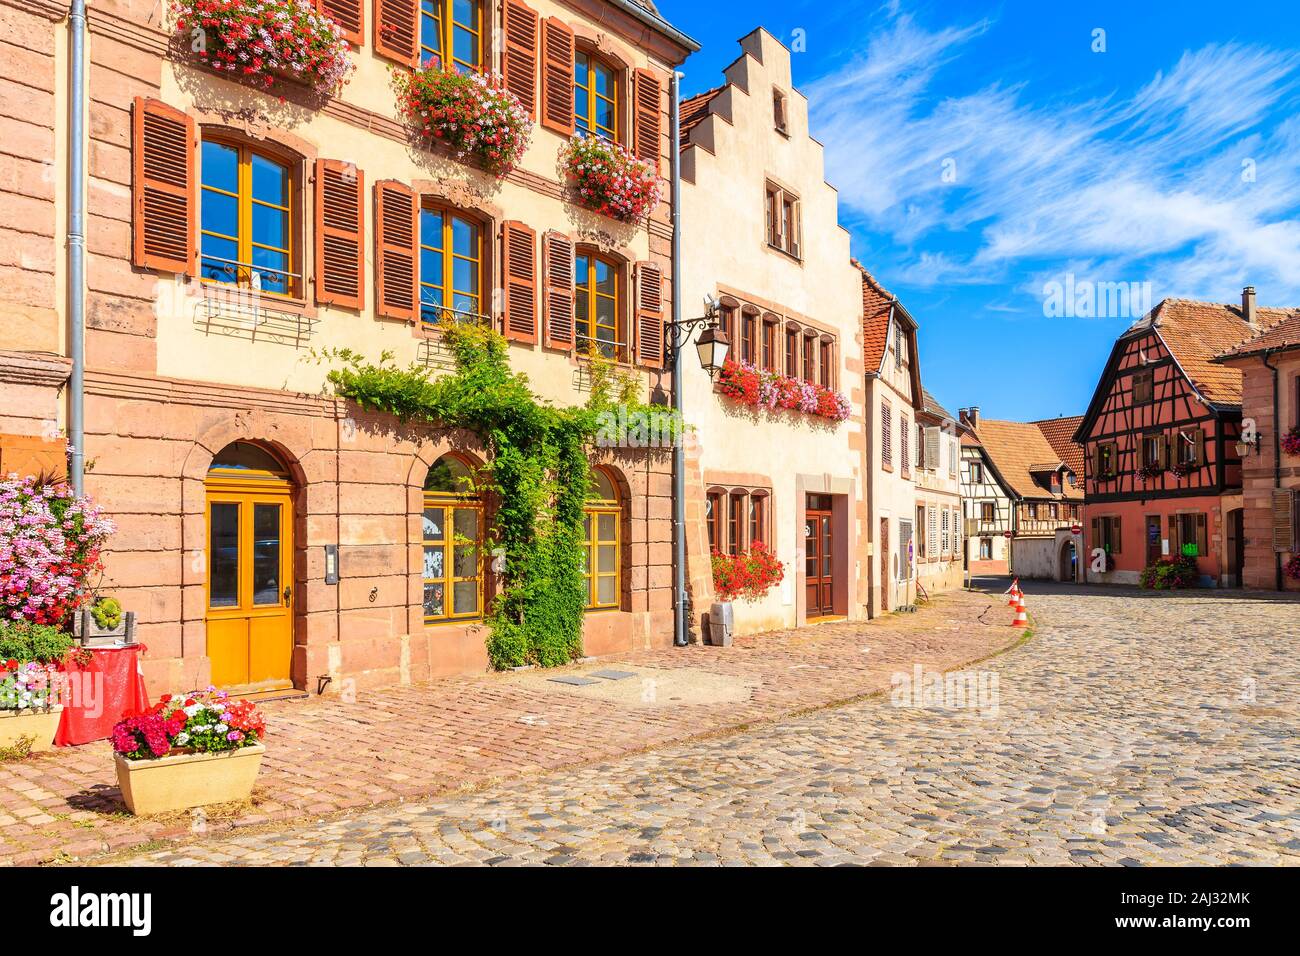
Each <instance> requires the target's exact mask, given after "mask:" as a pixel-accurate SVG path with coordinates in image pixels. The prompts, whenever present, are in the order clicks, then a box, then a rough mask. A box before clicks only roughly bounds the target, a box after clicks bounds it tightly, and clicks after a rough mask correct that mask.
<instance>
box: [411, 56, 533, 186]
mask: <svg viewBox="0 0 1300 956" xmlns="http://www.w3.org/2000/svg"><path fill="white" fill-rule="evenodd" d="M393 88H394V90H395V91H396V93H397V109H398V112H399V113H401V115H402V117H403V118H404V119H405V120H406V123H407V125H408V126H409V127H410V129H411V130H412V132H414V133H415V134H416V135H417V136H419V137H421V138H423V139H424V140H425V141H426V143H427V144H428V145H430V146H438V145H441V146H444V147H445V148H446V149H448V150H449V151H450V152H451V153H452V154H453V155H454V156H455V157H456V158H457V159H458V160H460V161H462V162H472V163H474V164H476V165H478V166H479V167H481V168H482V169H483V170H484V171H486V172H488V173H491V174H492V175H494V176H504V175H506V173H508V172H510V170H512V169H514V168H515V166H516V165H518V163H519V161H520V160H521V159H523V156H524V151H525V150H526V149H527V148H528V141H529V139H530V138H531V137H532V135H533V121H532V120H531V119H530V118H529V117H528V111H527V110H525V109H524V107H523V104H522V103H520V102H519V99H518V97H516V96H515V95H514V93H512V92H510V91H509V90H508V89H506V88H505V85H504V82H503V81H502V79H501V76H500V74H497V73H478V72H469V73H460V72H457V71H455V70H444V69H442V68H441V67H439V66H438V65H437V64H436V63H434V64H431V65H429V66H426V67H424V68H422V69H418V70H415V71H413V72H410V73H406V72H397V73H395V74H394V76H393Z"/></svg>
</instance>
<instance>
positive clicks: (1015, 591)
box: [1007, 581, 1020, 607]
mask: <svg viewBox="0 0 1300 956" xmlns="http://www.w3.org/2000/svg"><path fill="white" fill-rule="evenodd" d="M1007 594H1009V595H1010V597H1009V598H1008V599H1007V607H1015V606H1016V605H1017V604H1019V603H1020V583H1019V581H1012V582H1011V590H1010V591H1008V592H1007Z"/></svg>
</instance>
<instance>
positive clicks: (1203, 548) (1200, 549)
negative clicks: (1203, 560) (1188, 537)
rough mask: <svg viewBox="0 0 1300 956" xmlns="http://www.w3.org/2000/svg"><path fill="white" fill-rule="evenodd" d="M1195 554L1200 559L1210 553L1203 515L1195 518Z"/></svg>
mask: <svg viewBox="0 0 1300 956" xmlns="http://www.w3.org/2000/svg"><path fill="white" fill-rule="evenodd" d="M1196 553H1197V554H1198V555H1200V556H1201V557H1205V556H1206V555H1208V554H1209V553H1210V538H1209V535H1208V534H1207V532H1206V527H1205V515H1204V514H1198V515H1197V516H1196Z"/></svg>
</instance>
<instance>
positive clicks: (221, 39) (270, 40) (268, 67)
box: [171, 0, 353, 96]
mask: <svg viewBox="0 0 1300 956" xmlns="http://www.w3.org/2000/svg"><path fill="white" fill-rule="evenodd" d="M171 12H172V16H173V18H174V19H175V21H176V38H177V42H178V43H179V44H180V45H181V47H182V48H183V49H187V50H189V51H191V52H193V54H194V55H195V56H196V57H197V58H198V60H199V62H201V63H204V64H206V65H207V66H210V67H212V69H214V70H217V71H219V72H221V73H224V74H229V75H230V76H231V78H232V79H240V80H244V81H248V82H252V83H254V84H256V85H258V86H260V87H261V88H262V89H264V90H269V89H270V88H271V87H272V86H274V85H275V81H276V80H277V79H278V78H282V77H283V78H288V79H292V80H299V81H301V82H303V83H307V84H309V85H310V86H311V87H312V88H313V89H315V91H316V92H317V93H319V94H320V95H322V96H330V95H332V94H334V93H337V92H338V91H339V90H340V89H341V88H342V87H343V84H345V83H346V82H347V80H348V74H350V73H351V72H352V69H353V64H352V60H351V58H350V56H349V54H348V41H347V40H345V39H344V38H343V28H342V27H340V26H339V25H338V24H337V23H335V22H334V21H333V20H331V19H330V18H329V17H328V16H327V15H326V14H324V13H321V12H319V11H318V10H317V9H316V6H315V4H313V3H310V2H308V0H172V3H171Z"/></svg>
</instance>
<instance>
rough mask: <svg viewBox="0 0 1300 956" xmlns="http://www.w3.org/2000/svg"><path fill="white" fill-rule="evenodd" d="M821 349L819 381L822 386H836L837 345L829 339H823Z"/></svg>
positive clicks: (818, 368) (818, 367)
mask: <svg viewBox="0 0 1300 956" xmlns="http://www.w3.org/2000/svg"><path fill="white" fill-rule="evenodd" d="M819 350H820V353H821V354H820V355H819V356H818V362H817V376H818V377H817V381H818V383H819V384H820V385H821V387H822V388H834V387H835V386H834V381H835V376H834V374H833V373H834V371H835V345H834V343H833V342H831V341H830V340H829V339H822V341H821V344H820V346H819Z"/></svg>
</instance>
